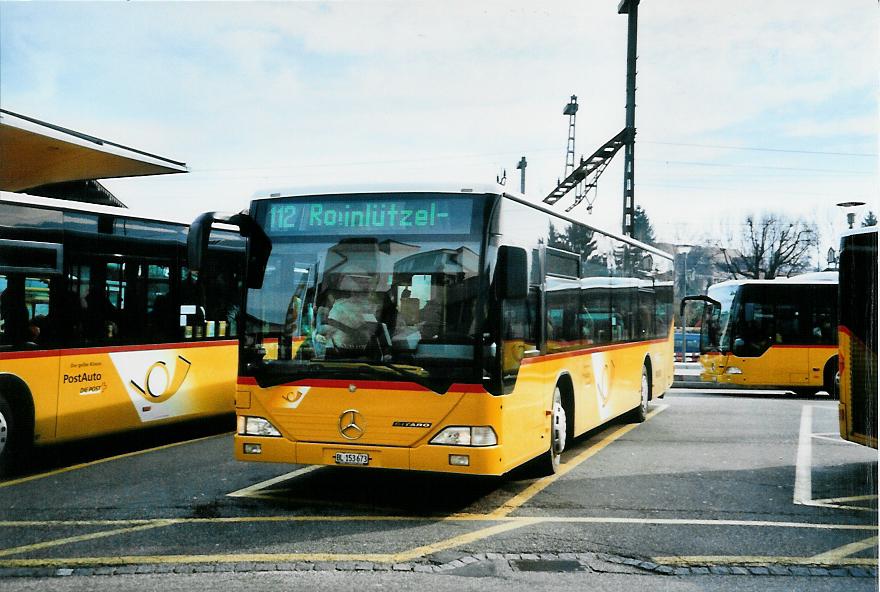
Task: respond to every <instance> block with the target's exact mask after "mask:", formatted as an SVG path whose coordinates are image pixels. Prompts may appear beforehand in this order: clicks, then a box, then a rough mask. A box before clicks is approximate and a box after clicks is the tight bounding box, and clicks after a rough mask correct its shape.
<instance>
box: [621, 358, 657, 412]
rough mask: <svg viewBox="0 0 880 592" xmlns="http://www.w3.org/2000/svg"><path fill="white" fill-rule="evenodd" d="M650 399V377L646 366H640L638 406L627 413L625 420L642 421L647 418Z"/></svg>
mask: <svg viewBox="0 0 880 592" xmlns="http://www.w3.org/2000/svg"><path fill="white" fill-rule="evenodd" d="M650 400H651V377H650V376H649V375H648V366H647V365H646V366H642V380H641V385H640V387H639V406H638V407H636V408H635V409H633V410H632V411H630V412H629V413H627V417H626V419H627V421H629V422H630V423H642V422H643V421H645V420H646V419H647V418H648V405H649V401H650Z"/></svg>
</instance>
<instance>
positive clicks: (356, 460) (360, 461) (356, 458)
mask: <svg viewBox="0 0 880 592" xmlns="http://www.w3.org/2000/svg"><path fill="white" fill-rule="evenodd" d="M333 460H334V461H336V464H337V465H368V464H370V455H369V454H366V453H362V452H337V453H336V454H334V455H333Z"/></svg>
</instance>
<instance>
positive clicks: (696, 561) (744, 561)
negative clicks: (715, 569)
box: [651, 555, 877, 566]
mask: <svg viewBox="0 0 880 592" xmlns="http://www.w3.org/2000/svg"><path fill="white" fill-rule="evenodd" d="M651 561H653V562H654V563H659V564H662V565H678V566H688V565H858V566H872V565H877V559H875V558H870V559H838V560H834V561H828V560H823V559H816V558H815V557H787V556H781V557H780V556H767V555H741V556H737V555H693V556H689V557H679V556H671V557H652V558H651Z"/></svg>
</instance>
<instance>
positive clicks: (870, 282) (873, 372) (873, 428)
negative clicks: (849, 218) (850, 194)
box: [838, 226, 877, 448]
mask: <svg viewBox="0 0 880 592" xmlns="http://www.w3.org/2000/svg"><path fill="white" fill-rule="evenodd" d="M839 269H840V325H839V332H838V339H839V346H840V407H839V409H840V436H841V437H842V438H844V439H845V440H850V441H852V442H858V443H859V444H864V445H865V446H871V447H873V448H877V227H876V226H873V227H869V228H863V229H860V230H853V231H850V232H847V233H846V234H844V235H843V236H842V237H841V239H840V259H839Z"/></svg>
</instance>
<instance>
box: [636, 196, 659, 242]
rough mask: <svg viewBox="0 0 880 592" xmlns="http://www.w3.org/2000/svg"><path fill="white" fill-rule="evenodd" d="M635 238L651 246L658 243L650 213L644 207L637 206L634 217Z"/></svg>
mask: <svg viewBox="0 0 880 592" xmlns="http://www.w3.org/2000/svg"><path fill="white" fill-rule="evenodd" d="M633 238H635V239H636V240H639V241H642V242H643V243H646V244H649V245H653V244H654V243H656V242H657V237H655V236H654V227H653V226H652V225H651V220H650V219H649V218H648V213H647V212H646V211H645V210H644V209H642V206H636V211H635V215H634V216H633Z"/></svg>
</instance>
